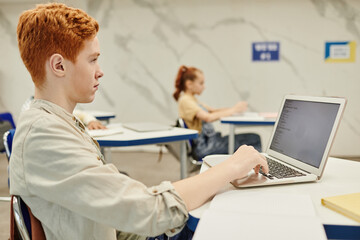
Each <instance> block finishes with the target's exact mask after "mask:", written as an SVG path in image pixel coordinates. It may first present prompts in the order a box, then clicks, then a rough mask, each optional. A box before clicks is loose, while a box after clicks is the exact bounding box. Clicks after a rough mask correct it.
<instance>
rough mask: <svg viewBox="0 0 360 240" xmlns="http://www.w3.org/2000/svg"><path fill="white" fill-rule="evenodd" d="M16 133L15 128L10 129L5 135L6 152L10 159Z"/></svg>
mask: <svg viewBox="0 0 360 240" xmlns="http://www.w3.org/2000/svg"><path fill="white" fill-rule="evenodd" d="M14 134H15V129H10V130H9V131H7V132H6V133H5V134H4V136H3V141H4V147H5V152H6V156H7V158H8V161H10V156H11V151H12V143H13V139H14Z"/></svg>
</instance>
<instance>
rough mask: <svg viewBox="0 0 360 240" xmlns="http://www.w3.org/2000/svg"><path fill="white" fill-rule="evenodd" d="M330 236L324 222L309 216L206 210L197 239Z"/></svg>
mask: <svg viewBox="0 0 360 240" xmlns="http://www.w3.org/2000/svg"><path fill="white" fill-rule="evenodd" d="M218 239H246V240H249V239H250V240H251V239H261V240H264V239H276V240H288V239H291V240H304V239H307V240H309V239H314V240H315V239H316V240H322V239H324V240H325V239H327V238H326V234H325V232H324V229H323V226H322V224H321V222H320V221H319V220H318V219H317V218H315V217H309V216H286V217H284V216H281V215H266V214H250V213H240V212H229V211H218V210H211V209H208V210H206V211H205V212H204V213H203V215H202V217H201V219H200V222H199V224H198V226H197V228H196V231H195V235H194V237H193V240H218Z"/></svg>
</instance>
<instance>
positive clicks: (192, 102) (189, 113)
mask: <svg viewBox="0 0 360 240" xmlns="http://www.w3.org/2000/svg"><path fill="white" fill-rule="evenodd" d="M178 104H179V105H178V107H179V116H180V117H181V118H182V119H183V120H184V121H185V123H186V125H187V126H188V128H190V129H194V130H197V131H199V132H201V129H202V121H201V120H200V119H199V118H197V117H196V114H197V113H198V112H199V111H200V110H201V107H200V103H199V102H198V100H197V99H196V98H195V96H193V95H191V94H186V93H184V94H182V95H181V96H180V98H179V100H178ZM201 105H202V104H201Z"/></svg>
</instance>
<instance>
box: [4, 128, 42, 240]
mask: <svg viewBox="0 0 360 240" xmlns="http://www.w3.org/2000/svg"><path fill="white" fill-rule="evenodd" d="M14 134H15V129H10V130H9V131H7V132H6V133H5V134H4V146H5V150H6V156H7V158H8V161H10V157H11V152H12V143H13V139H14ZM8 183H9V182H8ZM10 206H11V207H10V240H15V239H22V240H44V239H45V234H44V230H43V228H42V226H41V223H40V221H39V220H38V219H37V218H36V217H35V216H34V215H33V214H32V213H31V210H30V208H29V207H28V206H27V205H26V204H25V202H24V201H23V200H22V199H21V197H20V196H15V195H13V196H11V204H10Z"/></svg>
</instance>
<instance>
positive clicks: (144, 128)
mask: <svg viewBox="0 0 360 240" xmlns="http://www.w3.org/2000/svg"><path fill="white" fill-rule="evenodd" d="M123 126H124V127H125V128H128V129H131V130H134V131H137V132H153V131H166V130H170V129H171V128H172V127H171V126H168V125H164V124H160V123H153V122H138V123H124V124H123Z"/></svg>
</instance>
